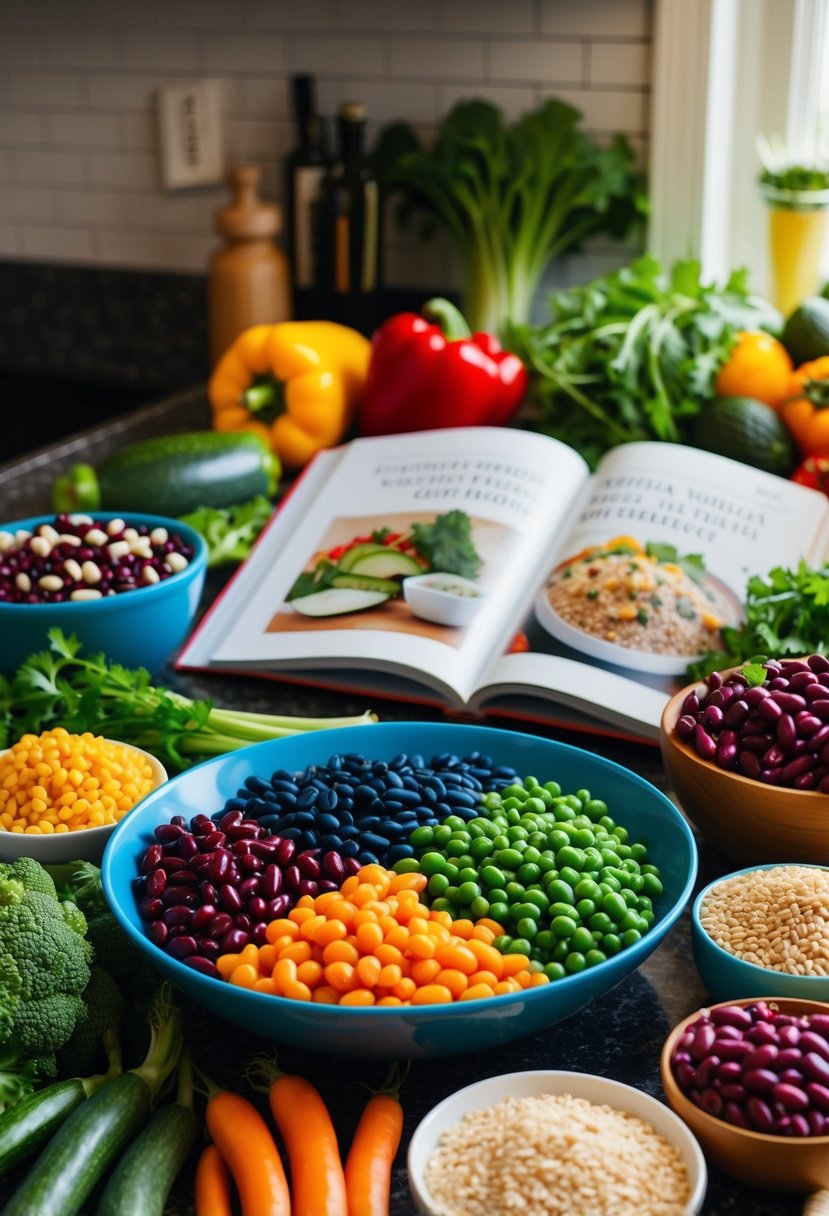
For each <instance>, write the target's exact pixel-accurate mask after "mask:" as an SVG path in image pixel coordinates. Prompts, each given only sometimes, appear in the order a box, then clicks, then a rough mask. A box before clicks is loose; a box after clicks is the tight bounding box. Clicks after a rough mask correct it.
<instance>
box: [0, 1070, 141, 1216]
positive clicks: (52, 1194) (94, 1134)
mask: <svg viewBox="0 0 829 1216" xmlns="http://www.w3.org/2000/svg"><path fill="white" fill-rule="evenodd" d="M150 1105H151V1094H150V1089H149V1086H148V1085H147V1083H146V1081H144V1080H142V1078H141V1077H139V1076H137V1075H136V1074H135V1073H134V1072H125V1073H122V1074H121V1076H120V1077H116V1078H115V1080H114V1081H111V1082H110V1083H109V1084H108V1085H105V1086H104V1087H103V1088H102V1089H99V1090H98V1092H97V1093H95V1094H93V1095H92V1097H91V1098H89V1099H88V1100H87V1101H86V1102H84V1103H83V1104H82V1105H80V1106H77V1107H76V1108H75V1109H74V1110H73V1111H72V1112H71V1114H70V1115H69V1116H68V1117H67V1118H66V1119H65V1120H64V1122H63V1123H62V1124H61V1126H60V1127H59V1128H58V1130H57V1132H56V1133H55V1135H54V1136H53V1137H52V1139H51V1140H50V1141H49V1143H48V1144H47V1145H46V1147H45V1148H44V1149H43V1151H42V1152H41V1154H40V1156H39V1157H38V1158H37V1160H36V1161H35V1162H34V1164H33V1165H32V1166H31V1168H30V1169H29V1172H28V1173H27V1174H26V1177H25V1178H24V1179H23V1181H22V1182H21V1183H20V1186H19V1187H18V1188H17V1190H16V1191H15V1192H14V1194H13V1195H12V1197H11V1198H10V1199H9V1201H8V1202H7V1204H6V1206H5V1207H4V1208H3V1216H41V1214H42V1213H46V1212H54V1213H55V1216H57V1214H58V1213H60V1216H77V1213H78V1212H80V1210H81V1208H82V1207H83V1204H84V1202H85V1201H86V1199H87V1197H88V1196H89V1194H90V1192H91V1191H92V1190H93V1188H94V1186H95V1184H96V1183H97V1182H98V1180H99V1178H101V1176H102V1175H103V1174H104V1173H105V1172H106V1170H107V1169H109V1167H110V1165H112V1163H113V1161H115V1160H116V1158H117V1157H118V1156H119V1155H120V1154H121V1153H122V1152H123V1150H124V1149H125V1148H126V1146H127V1145H128V1144H129V1142H130V1140H132V1139H133V1137H134V1136H135V1134H136V1132H138V1131H139V1129H140V1128H141V1127H142V1126H143V1125H144V1124H145V1123H146V1122H147V1120H148V1119H149V1117H150Z"/></svg>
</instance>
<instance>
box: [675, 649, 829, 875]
mask: <svg viewBox="0 0 829 1216" xmlns="http://www.w3.org/2000/svg"><path fill="white" fill-rule="evenodd" d="M659 741H660V746H661V749H662V759H663V761H664V764H665V769H666V772H667V776H668V779H669V782H670V786H671V788H672V790H673V792H674V793H675V794H676V796H677V799H678V801H679V803H680V805H681V807H682V809H683V810H684V811H685V813H686V814H687V815H688V817H689V818H690V819H692V820H693V822H694V823H695V824H696V825H697V827H699V828H700V829H701V830H702V831H703V832H704V834H705V835H706V837H707V838H708V839H709V840H710V841H711V843H712V844H714V845H715V846H716V847H717V848H718V849H719V850H720V851H721V852H723V853H725V854H726V856H728V857H733V858H734V859H735V860H737V861H742V862H744V863H745V864H750V863H752V862H774V861H801V862H819V863H822V862H824V861H825V860H826V858H827V856H829V658H827V657H826V656H825V655H820V654H813V655H808V656H806V657H804V658H797V659H788V658H784V659H769V660H767V661H766V662H763V663H754V664H744V665H743V666H742V667H735V668H731V669H728V670H725V671H721V672H712V673H711V674H710V675H709V676H708V677H707V678H706V679H705V680H703V681H699V682H697V683H695V684H689V685H687V686H686V687H685V688H683V689H681V690H680V691H679V692H677V693H676V694H675V695H674V696H673V697H671V699H670V700H669V701H668V703H667V705H666V706H665V709H664V711H663V714H662V721H661V724H660V735H659Z"/></svg>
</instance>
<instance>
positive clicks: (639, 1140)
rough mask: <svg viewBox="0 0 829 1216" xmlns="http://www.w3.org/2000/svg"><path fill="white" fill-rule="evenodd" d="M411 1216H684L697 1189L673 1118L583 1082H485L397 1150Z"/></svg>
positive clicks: (697, 1155)
mask: <svg viewBox="0 0 829 1216" xmlns="http://www.w3.org/2000/svg"><path fill="white" fill-rule="evenodd" d="M407 1166H408V1174H409V1187H410V1189H411V1192H412V1196H413V1198H414V1200H415V1203H416V1204H417V1209H418V1211H419V1212H421V1213H423V1216H493V1214H494V1213H496V1212H497V1213H504V1212H507V1211H523V1212H531V1213H532V1214H533V1216H562V1214H563V1213H567V1216H597V1213H600V1212H607V1213H610V1212H612V1213H613V1216H667V1214H668V1213H671V1216H693V1214H694V1213H697V1212H699V1211H700V1209H701V1207H702V1202H703V1199H704V1198H705V1190H706V1186H707V1182H708V1177H707V1171H706V1167H705V1159H704V1157H703V1154H702V1151H701V1149H700V1147H699V1145H698V1144H697V1142H696V1139H695V1138H694V1136H693V1134H692V1133H691V1132H690V1131H689V1129H688V1128H687V1127H686V1125H685V1124H684V1123H683V1122H682V1120H681V1119H679V1118H677V1116H676V1115H674V1114H673V1113H672V1112H671V1111H670V1110H669V1108H668V1107H667V1106H666V1105H665V1104H664V1103H663V1102H660V1101H658V1100H657V1099H656V1098H652V1097H650V1095H649V1094H646V1093H643V1092H642V1091H641V1090H638V1089H634V1088H632V1087H631V1086H630V1085H623V1084H622V1083H621V1082H620V1081H612V1080H609V1079H608V1078H607V1077H599V1076H592V1075H590V1074H589V1073H580V1072H559V1071H553V1070H550V1071H547V1070H539V1071H535V1072H518V1073H510V1074H506V1075H503V1076H497V1077H489V1078H488V1079H487V1080H485V1081H478V1082H476V1083H475V1084H474V1085H467V1086H466V1088H465V1089H460V1090H458V1091H457V1092H456V1093H453V1094H450V1096H449V1097H448V1098H444V1100H443V1101H442V1102H440V1103H438V1105H437V1106H435V1107H434V1108H433V1109H432V1110H431V1111H430V1112H429V1114H428V1115H426V1117H425V1118H424V1119H422V1120H421V1122H420V1123H419V1124H418V1126H417V1128H416V1129H415V1132H414V1135H413V1136H412V1139H411V1141H410V1143H409V1152H408V1161H407Z"/></svg>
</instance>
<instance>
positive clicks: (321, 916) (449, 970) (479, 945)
mask: <svg viewBox="0 0 829 1216" xmlns="http://www.w3.org/2000/svg"><path fill="white" fill-rule="evenodd" d="M427 881H428V879H427V877H426V875H425V874H395V873H393V872H392V871H390V870H385V869H383V867H382V866H379V865H367V866H363V867H362V869H361V870H360V872H359V873H358V874H354V875H352V876H350V877H349V878H347V879H346V880H345V882H344V883H343V885H342V887H341V888H340V890H339V891H325V892H323V894H321V895H317V896H310V895H303V896H302V897H301V898H300V899H299V900H297V903H296V905H295V906H294V907H293V908H292V909H291V911H290V912H289V913H288V915H287V916H286V917H282V918H280V919H279V920H273V921H271V922H270V924H269V925H268V928H267V934H266V936H267V943H266V944H265V945H262V946H256V945H254V944H253V943H250V944H249V945H247V946H245V947H244V949H243V950H242V951H240V953H238V954H223V955H221V956H220V957H219V959H217V961H216V966H217V967H218V970H219V974H220V975H221V977H222V978H223V979H225V980H229V981H230V983H231V984H238V985H239V987H241V988H251V989H253V990H254V991H255V992H265V993H269V994H271V995H273V996H286V997H291V998H292V999H294V1000H300V1001H317V1002H319V1003H321V1004H327V1005H362V1006H366V1005H435V1004H448V1003H449V1002H451V1001H471V1000H477V999H480V998H481V997H491V996H501V995H504V994H506V993H514V992H519V991H520V990H521V989H522V988H531V987H536V986H537V985H539V984H547V983H549V979H548V977H547V976H546V975H545V974H544V972H543V971H540V970H535V969H534V965H533V964H532V963H531V962H530V960H529V959H528V958H527V956H526V955H524V954H501V952H500V951H498V950H496V949H495V947H494V946H493V945H492V943H493V941H494V940H495V938H496V936H498V935H499V934H500V933H502V932H503V930H502V928H501V926H500V925H498V924H496V922H495V921H491V920H487V919H482V920H479V921H475V922H473V921H471V920H452V917H451V916H450V915H449V913H448V912H434V911H431V910H430V909H429V908H427V907H426V906H425V904H422V903H421V902H420V899H419V892H420V891H422V890H423V889H424V887H425V886H426V883H427Z"/></svg>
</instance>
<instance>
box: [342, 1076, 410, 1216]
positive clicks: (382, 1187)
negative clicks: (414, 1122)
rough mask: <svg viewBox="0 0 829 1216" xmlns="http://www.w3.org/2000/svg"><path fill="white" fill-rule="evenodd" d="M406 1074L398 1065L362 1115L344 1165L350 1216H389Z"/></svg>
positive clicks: (401, 1124) (373, 1096) (401, 1129)
mask: <svg viewBox="0 0 829 1216" xmlns="http://www.w3.org/2000/svg"><path fill="white" fill-rule="evenodd" d="M409 1067H410V1066H409ZM406 1071H407V1072H408V1067H407V1070H406ZM405 1075H406V1074H405V1073H404V1074H403V1075H402V1076H401V1074H400V1067H399V1065H398V1064H395V1065H394V1066H393V1068H392V1070H391V1072H390V1073H389V1077H388V1079H387V1081H386V1083H385V1085H384V1086H383V1088H382V1089H379V1090H377V1091H376V1092H375V1093H374V1094H373V1095H372V1096H371V1097H370V1098H369V1100H368V1102H367V1103H366V1105H365V1108H364V1110H363V1113H362V1115H361V1116H360V1122H359V1123H358V1124H357V1130H356V1131H355V1133H354V1139H353V1140H352V1142H351V1148H350V1149H349V1151H348V1157H347V1158H346V1162H345V1185H346V1193H347V1196H348V1216H389V1198H390V1195H391V1170H392V1165H393V1163H394V1158H395V1156H396V1154H397V1150H398V1148H399V1146H400V1137H401V1136H402V1134H403V1108H402V1106H401V1105H400V1099H399V1097H398V1095H399V1092H400V1086H401V1085H402V1083H403V1080H404V1079H405Z"/></svg>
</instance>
